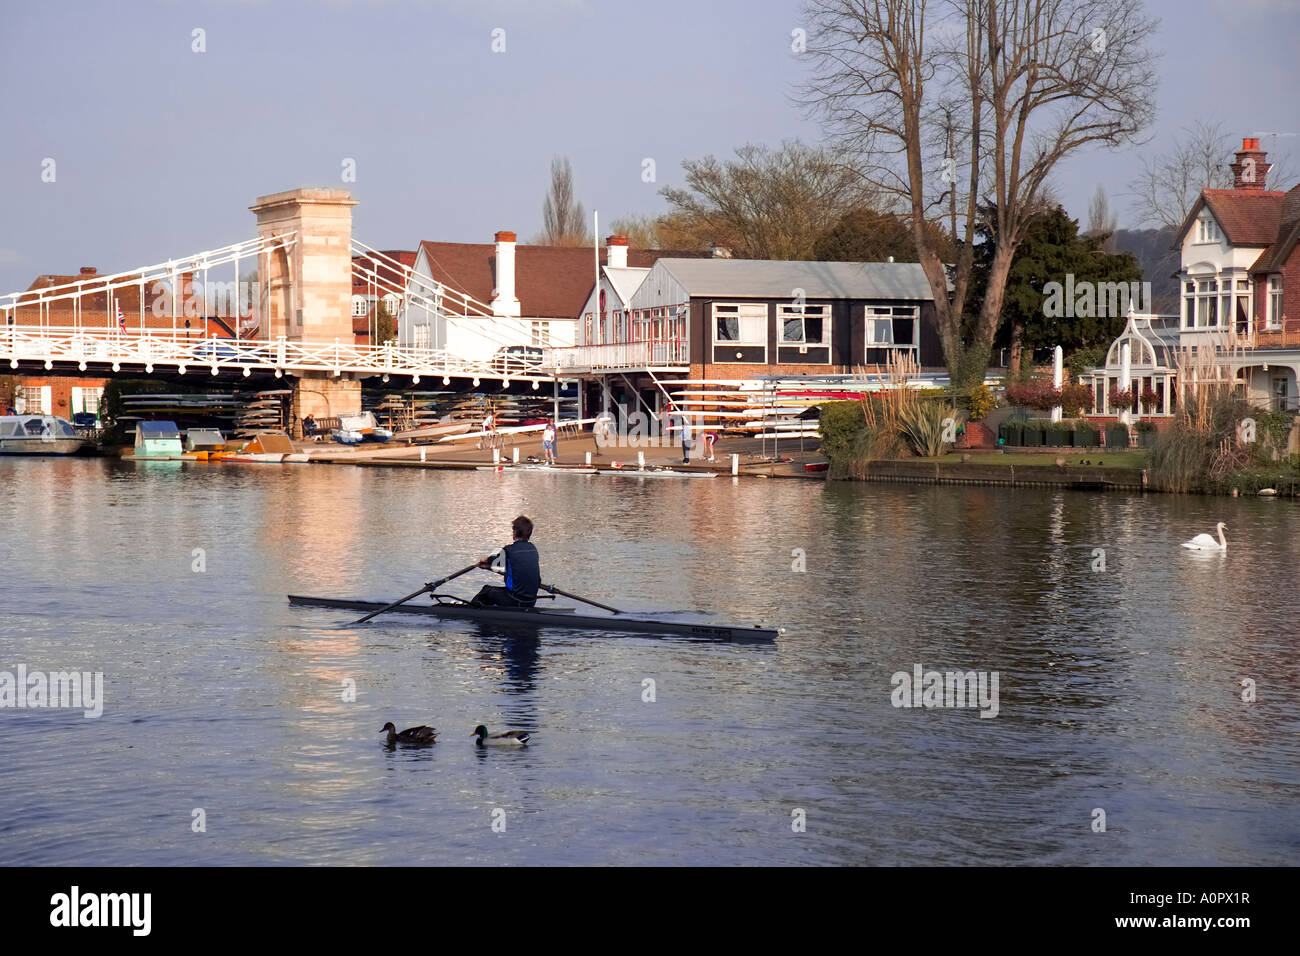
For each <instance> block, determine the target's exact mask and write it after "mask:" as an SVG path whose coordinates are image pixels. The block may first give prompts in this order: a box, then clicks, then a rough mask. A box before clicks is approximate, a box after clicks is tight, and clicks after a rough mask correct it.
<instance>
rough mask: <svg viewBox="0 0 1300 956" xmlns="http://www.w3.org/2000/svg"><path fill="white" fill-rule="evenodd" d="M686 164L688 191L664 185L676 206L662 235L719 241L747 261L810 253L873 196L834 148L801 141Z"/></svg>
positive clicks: (689, 242) (691, 241) (687, 241)
mask: <svg viewBox="0 0 1300 956" xmlns="http://www.w3.org/2000/svg"><path fill="white" fill-rule="evenodd" d="M682 168H683V169H684V170H685V171H686V186H685V188H678V187H671V186H670V187H666V188H664V189H663V190H661V194H662V195H663V197H664V198H665V199H666V200H668V203H669V205H670V206H671V207H672V210H671V211H670V213H669V215H668V216H666V217H663V220H661V223H660V225H661V227H662V228H661V234H663V233H665V232H667V233H670V234H674V235H675V236H677V237H678V239H677V241H678V242H682V243H684V245H677V246H674V248H691V247H696V246H700V245H704V246H707V245H709V244H710V243H712V242H717V243H718V244H720V245H723V246H728V247H729V248H730V249H731V251H732V254H733V255H735V256H737V257H740V258H746V259H808V258H810V257H811V256H812V250H813V245H814V243H816V241H817V238H818V237H819V236H820V235H821V234H822V233H823V232H825V231H826V229H827V228H828V227H829V226H830V225H831V224H832V223H834V222H835V221H836V220H838V219H839V218H840V217H841V216H842V215H843V214H844V213H846V212H847V211H848V210H850V209H852V208H854V207H855V206H858V205H862V204H866V203H868V202H869V200H870V199H871V198H872V195H873V193H874V190H873V189H871V187H870V186H869V184H868V183H866V182H865V181H864V180H863V178H862V176H861V175H860V174H859V173H857V172H855V171H854V170H853V169H852V168H850V167H849V166H846V165H845V164H844V163H843V162H841V161H840V160H839V159H837V158H836V157H835V156H833V155H832V154H831V153H830V152H829V151H827V150H826V149H822V148H820V147H814V146H807V145H805V144H803V143H800V142H798V141H790V142H786V143H782V144H781V146H780V147H778V148H775V149H772V148H769V147H766V146H759V145H755V144H752V143H751V144H747V145H745V146H741V147H740V148H739V149H737V150H736V158H735V159H733V160H727V161H719V160H718V159H716V158H714V157H713V156H705V157H704V158H703V159H693V160H686V161H685V162H683V163H682Z"/></svg>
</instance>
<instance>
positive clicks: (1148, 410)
mask: <svg viewBox="0 0 1300 956" xmlns="http://www.w3.org/2000/svg"><path fill="white" fill-rule="evenodd" d="M1178 346H1179V331H1178V316H1176V315H1137V314H1135V313H1133V312H1132V311H1130V312H1129V316H1128V322H1127V323H1125V325H1124V331H1123V332H1121V333H1120V335H1119V338H1117V339H1115V341H1114V342H1112V343H1111V346H1110V349H1109V351H1107V353H1106V364H1105V365H1103V366H1101V367H1100V368H1094V369H1092V370H1090V371H1088V372H1085V373H1084V374H1083V376H1082V377H1081V380H1082V382H1083V384H1084V385H1087V386H1088V387H1089V388H1091V389H1092V408H1091V409H1090V411H1089V412H1088V414H1090V415H1094V416H1113V417H1116V418H1124V419H1126V420H1130V421H1134V420H1137V419H1139V418H1142V417H1147V418H1168V417H1169V416H1171V415H1173V413H1174V406H1175V405H1176V404H1177V396H1178V360H1177V354H1178Z"/></svg>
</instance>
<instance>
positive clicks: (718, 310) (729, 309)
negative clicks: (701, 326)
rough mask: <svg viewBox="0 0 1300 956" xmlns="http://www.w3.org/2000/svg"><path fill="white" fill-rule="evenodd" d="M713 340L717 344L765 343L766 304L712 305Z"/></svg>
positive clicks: (764, 344)
mask: <svg viewBox="0 0 1300 956" xmlns="http://www.w3.org/2000/svg"><path fill="white" fill-rule="evenodd" d="M713 341H714V343H715V344H717V345H762V346H764V347H766V345H767V306H766V305H724V304H717V305H714V307H713Z"/></svg>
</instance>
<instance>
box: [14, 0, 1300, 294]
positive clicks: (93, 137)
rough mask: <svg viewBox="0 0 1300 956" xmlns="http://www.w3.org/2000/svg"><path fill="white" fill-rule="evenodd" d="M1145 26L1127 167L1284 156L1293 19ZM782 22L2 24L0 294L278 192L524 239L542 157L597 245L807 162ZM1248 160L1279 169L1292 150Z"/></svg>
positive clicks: (727, 1)
mask: <svg viewBox="0 0 1300 956" xmlns="http://www.w3.org/2000/svg"><path fill="white" fill-rule="evenodd" d="M1148 9H1149V10H1150V11H1151V13H1152V14H1154V15H1155V16H1158V17H1160V18H1161V20H1162V26H1161V30H1160V34H1159V36H1158V37H1157V38H1156V41H1155V46H1156V47H1157V48H1158V49H1160V50H1162V51H1163V52H1164V57H1163V59H1162V61H1161V63H1160V66H1159V72H1160V76H1161V86H1160V90H1159V93H1158V104H1159V115H1158V120H1157V124H1156V126H1155V128H1154V129H1153V130H1152V131H1151V132H1152V133H1153V134H1154V135H1155V141H1154V143H1153V144H1151V145H1149V146H1147V147H1144V148H1143V150H1144V151H1147V152H1149V151H1151V150H1153V149H1155V148H1157V146H1158V144H1159V142H1160V139H1161V137H1167V136H1168V135H1170V134H1172V133H1175V132H1177V131H1178V130H1179V129H1180V128H1182V127H1184V126H1186V125H1188V124H1189V123H1191V122H1192V121H1194V120H1196V119H1198V118H1200V119H1218V120H1221V121H1223V123H1224V125H1225V127H1226V128H1227V129H1229V130H1231V131H1233V132H1234V133H1239V134H1242V135H1244V134H1248V133H1254V132H1258V131H1277V132H1281V133H1300V98H1298V97H1296V95H1295V87H1296V80H1297V73H1298V72H1300V69H1298V68H1297V66H1296V57H1295V49H1294V43H1295V38H1296V37H1297V36H1300V2H1297V0H1149V2H1148ZM800 21H801V17H800V6H799V3H798V0H707V2H701V0H656V2H653V3H649V2H625V0H436V2H435V0H428V2H414V0H411V2H397V0H393V2H359V0H358V2H345V0H336V2H315V3H312V2H306V0H302V2H299V0H265V2H253V0H242V2H241V0H227V2H215V0H214V2H203V0H193V2H179V0H156V2H154V0H129V2H120V3H107V2H60V0H52V2H48V3H39V4H37V3H22V2H17V0H0V90H2V91H3V96H2V97H0V293H3V292H9V291H15V290H17V289H20V288H25V287H26V286H27V284H28V283H29V282H30V281H31V279H32V278H33V277H34V276H35V275H37V274H39V273H46V272H75V271H76V269H77V268H78V267H79V266H83V265H94V266H97V267H98V268H99V269H100V270H101V271H109V270H112V271H118V270H123V269H128V268H132V267H135V266H139V265H145V264H148V263H153V262H158V261H163V260H166V259H167V258H169V257H179V256H183V255H188V254H191V253H194V252H198V251H201V250H203V249H210V248H213V247H216V246H221V245H225V244H227V243H230V242H235V241H239V240H242V239H247V238H251V237H252V236H253V235H254V227H253V216H252V214H251V213H250V212H248V209H247V207H248V206H249V205H250V204H251V203H252V202H253V200H254V199H255V198H256V197H257V196H259V195H263V194H266V193H271V192H278V191H280V190H282V189H288V188H292V187H294V186H300V185H335V186H344V187H345V188H348V189H350V190H351V191H352V193H353V196H354V198H356V199H357V200H359V201H360V205H359V206H357V207H356V209H355V225H354V230H355V234H356V235H357V237H358V238H360V239H362V240H364V241H366V242H367V243H369V244H371V245H373V246H378V247H381V248H414V247H415V245H416V243H417V242H418V241H419V240H420V239H437V240H446V241H465V242H489V241H491V238H492V233H493V232H495V231H496V230H497V229H513V230H515V231H516V232H518V233H519V234H520V236H521V238H522V239H526V238H528V237H531V236H533V235H534V234H535V233H536V232H537V231H538V229H539V227H540V223H541V202H542V196H543V193H544V191H545V188H546V184H547V178H548V170H549V164H550V161H551V158H552V157H553V156H554V155H556V154H564V155H567V156H568V157H569V158H570V159H571V161H572V162H573V166H574V171H575V176H576V183H577V188H578V193H579V198H581V199H582V200H583V202H584V203H585V204H586V207H587V209H588V211H589V212H590V210H592V209H593V208H595V209H598V210H599V211H600V213H601V222H602V230H601V231H602V232H607V231H608V230H607V229H606V228H605V225H606V224H607V223H609V222H610V221H611V220H612V219H613V218H615V217H618V216H622V215H626V214H629V213H650V212H658V211H661V210H662V209H663V201H662V200H661V199H660V198H659V196H658V194H657V190H658V189H659V188H660V187H662V186H664V185H668V184H678V183H680V178H681V174H680V172H681V166H680V164H681V161H682V160H683V159H686V158H693V157H700V156H703V155H705V154H708V153H713V154H715V155H720V156H721V155H726V154H729V153H730V152H731V151H732V150H733V149H734V148H735V147H736V146H738V145H740V144H742V143H745V142H751V141H752V142H762V143H770V144H775V143H777V142H779V141H781V140H783V139H788V138H801V139H804V140H805V141H809V142H816V141H818V140H819V139H820V138H821V133H820V130H819V129H818V127H817V126H816V124H815V123H813V122H811V121H809V120H808V119H806V118H805V117H804V115H803V114H802V112H801V111H800V109H799V108H798V107H797V106H796V105H795V104H794V103H793V101H792V93H793V90H794V88H795V85H796V84H797V83H798V82H799V81H800V80H801V79H802V78H803V77H804V75H805V74H804V66H803V64H802V63H801V62H800V60H799V59H798V57H796V56H795V55H793V54H792V53H791V51H790V31H791V30H792V29H794V28H795V27H798V26H799V25H800ZM195 28H201V29H203V30H204V31H205V33H206V37H205V39H206V48H207V49H206V52H204V53H202V54H198V53H194V52H192V50H191V46H192V31H193V30H194V29H195ZM495 28H501V29H504V30H505V43H506V50H505V52H504V53H494V52H492V49H491V44H492V31H493V30H494V29H495ZM1264 145H1265V147H1266V148H1268V149H1270V150H1271V151H1284V152H1288V153H1291V154H1293V155H1294V154H1297V153H1300V137H1290V138H1279V139H1276V140H1266V141H1265V143H1264ZM1143 150H1134V149H1125V150H1121V151H1116V152H1112V153H1106V152H1101V151H1093V152H1090V153H1088V154H1086V155H1083V156H1079V157H1076V158H1075V159H1073V160H1072V161H1071V162H1070V163H1069V164H1068V165H1067V166H1065V167H1063V168H1062V169H1061V170H1060V173H1059V175H1058V177H1057V180H1056V188H1057V192H1058V194H1059V195H1060V196H1061V198H1062V199H1063V201H1064V202H1065V204H1066V207H1067V208H1068V209H1069V210H1070V212H1071V214H1072V215H1075V216H1083V215H1084V214H1085V213H1086V209H1087V203H1088V200H1089V198H1090V197H1091V195H1092V193H1093V190H1094V189H1095V188H1096V186H1097V184H1098V183H1101V184H1103V185H1105V186H1106V187H1107V189H1108V190H1109V191H1110V193H1111V196H1112V201H1113V202H1114V204H1115V205H1117V206H1118V207H1119V208H1120V210H1121V214H1122V215H1121V223H1122V224H1128V219H1129V217H1128V216H1127V201H1126V199H1125V198H1124V196H1123V193H1124V191H1125V190H1126V188H1127V183H1128V181H1129V180H1130V179H1131V177H1132V175H1133V174H1134V173H1135V172H1136V171H1137V169H1138V166H1139V163H1138V156H1139V155H1140V154H1141V152H1142V151H1143ZM47 157H49V158H53V159H54V160H55V161H56V164H57V166H56V174H57V179H56V181H55V182H54V183H44V182H42V181H41V169H42V162H43V160H44V159H45V158H47ZM349 158H350V159H353V160H355V162H356V169H357V178H356V182H355V183H343V182H341V180H340V173H341V170H342V164H343V162H344V160H346V159H349ZM645 158H652V159H654V161H655V164H656V173H657V182H655V183H649V184H648V183H644V182H643V181H642V177H641V170H642V161H643V160H644V159H645ZM1291 165H1292V166H1293V167H1294V166H1296V165H1298V164H1297V163H1296V162H1295V161H1294V160H1293V161H1292V164H1291Z"/></svg>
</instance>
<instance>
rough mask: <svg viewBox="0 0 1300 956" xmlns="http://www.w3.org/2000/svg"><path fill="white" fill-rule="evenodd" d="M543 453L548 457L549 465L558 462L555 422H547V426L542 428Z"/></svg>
mask: <svg viewBox="0 0 1300 956" xmlns="http://www.w3.org/2000/svg"><path fill="white" fill-rule="evenodd" d="M542 453H543V455H544V456H545V458H546V463H547V464H548V465H555V464H558V463H559V462H558V460H557V459H556V457H555V423H554V422H547V423H546V427H545V428H543V429H542Z"/></svg>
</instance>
